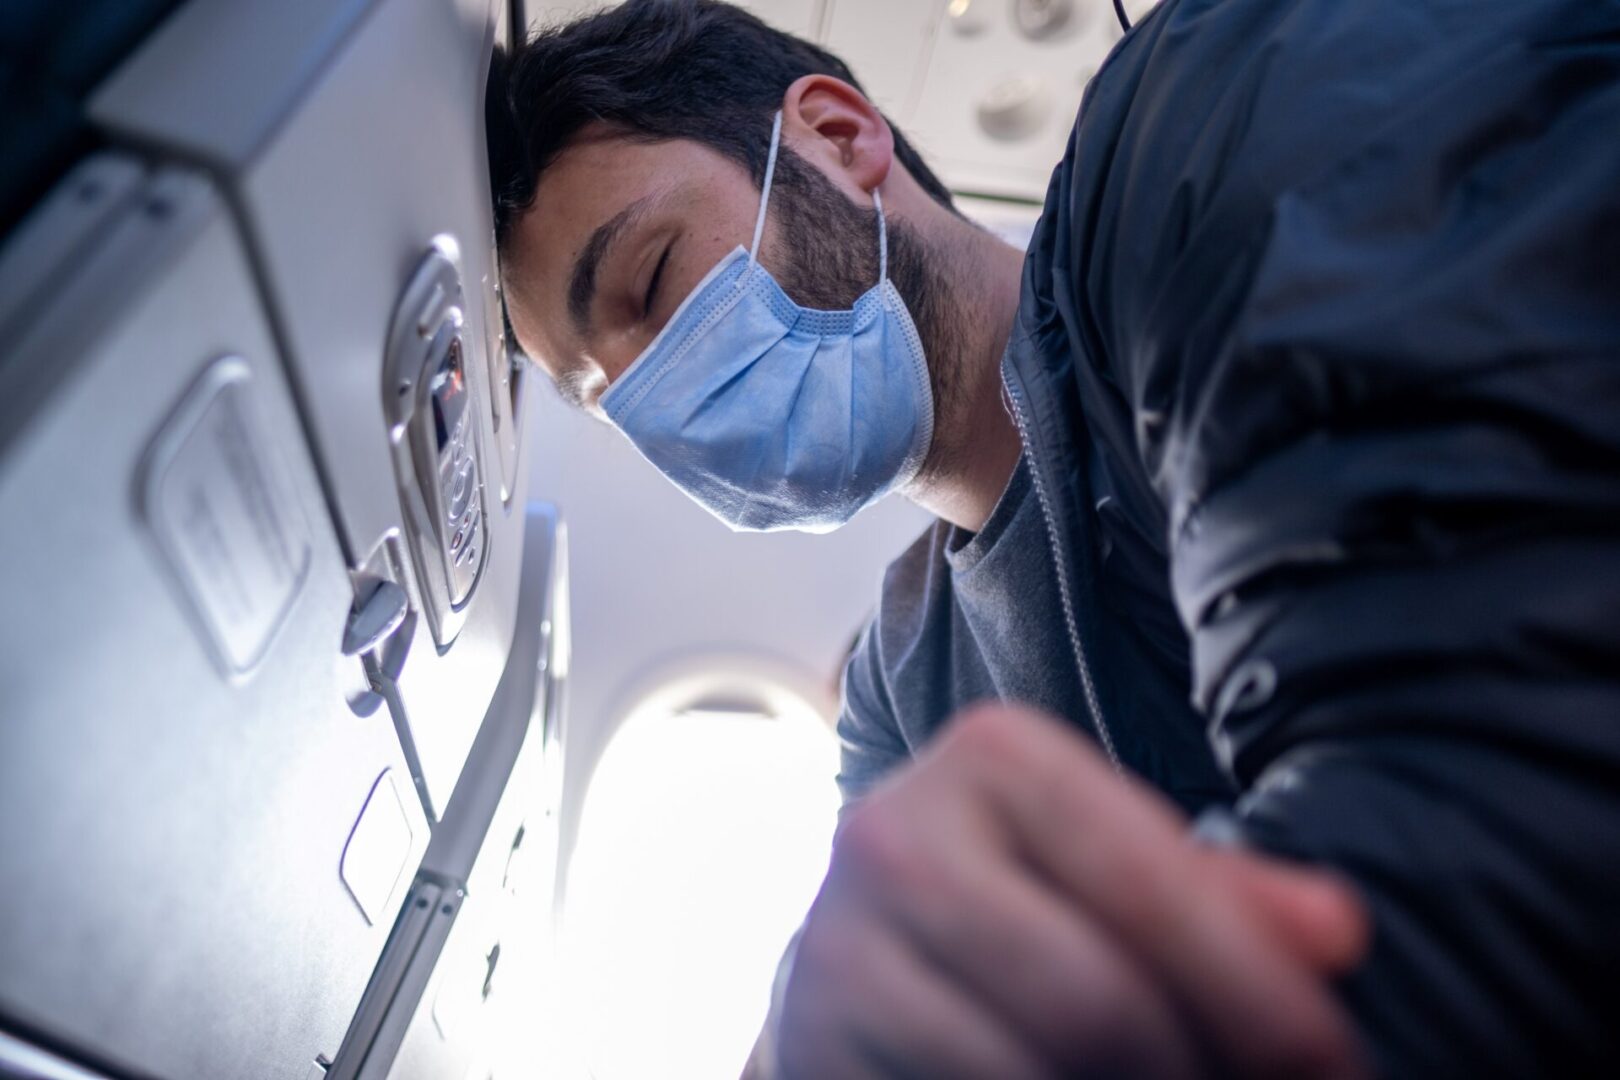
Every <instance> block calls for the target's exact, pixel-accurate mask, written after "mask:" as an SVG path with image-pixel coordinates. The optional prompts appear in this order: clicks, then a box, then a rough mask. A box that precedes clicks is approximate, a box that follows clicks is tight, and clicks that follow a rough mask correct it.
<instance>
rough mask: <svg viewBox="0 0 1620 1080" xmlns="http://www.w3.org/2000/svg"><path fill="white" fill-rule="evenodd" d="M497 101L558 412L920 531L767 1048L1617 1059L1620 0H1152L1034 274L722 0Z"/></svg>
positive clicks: (877, 1056) (1394, 1061)
mask: <svg viewBox="0 0 1620 1080" xmlns="http://www.w3.org/2000/svg"><path fill="white" fill-rule="evenodd" d="M503 77H504V78H506V79H507V86H508V93H507V95H506V97H507V101H505V102H499V101H497V103H496V108H494V110H493V111H492V115H491V121H492V123H491V131H492V140H493V141H494V148H493V151H492V153H493V159H492V160H493V168H494V173H495V182H496V186H497V203H498V206H499V213H500V215H501V222H500V240H501V249H502V253H503V265H504V271H505V277H506V282H507V301H508V307H509V310H510V317H511V322H512V326H513V329H514V331H515V334H516V337H517V339H518V340H519V342H520V343H521V345H522V346H523V348H524V350H525V351H527V352H528V353H529V354H530V355H531V356H533V357H535V359H536V360H538V361H539V362H540V363H541V364H543V365H544V366H545V367H546V368H547V369H548V370H549V371H550V372H551V373H552V375H553V377H554V378H555V379H556V381H557V384H558V386H559V388H560V389H561V390H562V391H563V393H564V394H565V395H566V396H567V397H569V398H571V399H572V400H574V401H575V402H577V403H578V404H580V405H582V406H583V407H585V408H588V409H592V410H594V411H596V412H598V413H599V414H600V415H603V416H605V417H606V418H607V419H609V420H610V421H611V422H613V423H615V424H616V425H617V426H619V427H620V428H621V429H623V430H624V432H625V434H626V435H627V436H628V437H629V438H630V439H631V440H632V441H633V442H634V443H635V444H636V445H637V447H638V448H639V449H640V450H641V451H642V453H643V454H645V455H646V456H647V457H648V458H649V460H651V461H652V462H653V463H654V464H655V465H657V466H658V467H659V468H660V469H661V470H663V471H664V472H665V473H666V474H667V475H669V476H670V478H671V479H672V480H674V481H675V482H676V483H677V484H679V485H681V486H682V487H683V488H684V489H685V490H686V491H687V492H688V493H689V494H691V495H692V496H693V497H694V498H696V499H697V500H698V501H700V502H702V503H703V504H704V505H706V506H707V507H709V509H710V510H712V511H713V512H714V513H715V514H716V515H717V516H719V517H721V518H722V519H723V520H726V521H728V522H730V523H731V524H733V525H736V526H739V527H748V528H778V527H805V528H813V529H826V528H832V527H836V526H837V525H838V524H839V523H841V522H842V521H844V520H847V519H848V517H849V516H851V515H852V514H854V513H855V512H857V511H858V510H859V509H861V508H862V507H863V506H865V505H868V504H869V503H870V502H872V501H873V500H875V499H877V498H879V497H881V496H882V495H884V494H885V493H886V492H888V491H890V490H900V491H902V492H903V493H904V494H905V495H906V496H907V497H909V498H911V499H913V500H914V501H916V502H917V503H919V504H920V505H922V506H924V507H926V508H928V509H930V510H932V511H933V512H934V513H935V514H937V515H938V517H939V518H940V522H941V523H940V524H939V525H938V526H937V527H936V528H935V529H933V530H931V531H930V532H929V533H928V534H927V535H926V536H925V537H924V538H923V540H922V541H920V543H919V545H918V546H917V547H915V548H913V549H912V550H911V551H910V552H908V553H907V554H906V555H905V556H903V557H902V558H901V559H900V560H899V561H898V562H897V563H896V565H895V566H894V567H893V568H892V569H891V571H890V573H889V575H888V577H887V580H886V582H885V586H884V592H883V599H882V604H881V608H880V611H879V614H878V617H877V619H876V622H875V624H874V625H873V627H872V628H871V629H870V630H869V632H868V633H867V635H866V636H865V639H864V640H863V643H862V644H861V646H860V647H859V648H858V649H857V652H856V654H855V656H854V657H853V658H852V661H851V663H850V667H849V670H848V673H847V675H846V681H845V687H846V711H845V715H844V717H843V718H842V720H841V723H840V730H841V733H842V735H843V738H844V740H845V746H846V753H845V764H844V770H843V776H842V782H843V784H844V787H845V790H846V794H847V795H848V796H849V797H850V798H851V799H857V798H858V799H859V800H860V801H859V802H858V803H855V804H854V805H853V808H852V809H851V810H850V811H849V813H848V814H847V815H846V818H845V821H844V824H843V828H842V830H841V833H840V837H839V841H838V843H837V845H836V851H835V855H834V859H833V865H832V867H831V869H830V871H829V874H828V878H827V882H826V884H825V886H824V888H823V890H822V893H821V895H820V897H819V898H818V899H817V901H816V904H815V906H814V908H813V909H812V911H811V913H810V916H809V918H808V920H807V922H806V924H805V928H804V930H803V932H802V935H801V938H800V940H799V942H798V945H797V947H796V950H795V954H794V956H793V957H792V958H791V962H790V963H789V964H788V965H785V967H784V972H783V978H782V980H781V985H780V986H779V988H778V991H779V992H778V994H777V997H776V1001H775V1003H774V1006H773V1019H772V1023H771V1028H770V1034H771V1035H772V1036H773V1038H774V1045H770V1046H767V1047H766V1049H767V1050H768V1051H769V1053H768V1055H766V1056H768V1057H769V1058H770V1059H771V1060H770V1061H769V1062H768V1064H769V1065H771V1066H773V1067H775V1068H777V1069H779V1071H780V1073H781V1074H782V1075H786V1076H788V1077H792V1078H800V1077H804V1078H811V1077H831V1076H838V1077H842V1076H852V1077H872V1076H924V1077H958V1076H960V1077H985V1076H989V1077H998V1078H1001V1077H1047V1076H1065V1075H1074V1074H1076V1073H1079V1074H1084V1075H1092V1074H1100V1075H1120V1076H1135V1075H1153V1076H1157V1075H1164V1076H1194V1075H1212V1074H1213V1075H1220V1074H1227V1073H1231V1074H1237V1075H1272V1076H1306V1075H1356V1074H1357V1073H1358V1072H1360V1071H1361V1070H1363V1069H1364V1068H1367V1067H1372V1068H1376V1069H1377V1070H1378V1071H1380V1072H1384V1073H1388V1074H1395V1075H1425V1076H1429V1075H1466V1076H1477V1075H1530V1074H1555V1075H1581V1074H1591V1073H1598V1072H1600V1071H1603V1070H1604V1068H1605V1066H1607V1065H1612V1061H1613V1058H1614V1056H1615V1055H1616V1052H1617V1046H1616V1042H1617V1040H1620V1008H1617V1006H1616V1005H1615V1004H1614V1002H1615V1001H1620V995H1616V994H1614V993H1613V987H1612V986H1611V985H1609V983H1610V978H1609V976H1611V975H1612V972H1613V971H1614V970H1615V967H1616V964H1617V962H1620V920H1617V919H1616V918H1615V913H1616V912H1620V423H1616V421H1615V417H1616V416H1617V415H1620V412H1617V409H1620V266H1617V259H1616V256H1615V253H1616V252H1617V251H1620V194H1617V193H1620V155H1616V154H1615V153H1614V151H1613V141H1612V139H1611V138H1610V137H1609V135H1608V133H1612V132H1614V131H1617V130H1620V4H1617V3H1615V2H1613V0H1537V2H1527V0H1517V2H1507V0H1425V2H1417V3H1413V2H1410V0H1400V2H1397V0H1376V2H1371V0H1370V2H1367V3H1357V4H1346V3H1342V2H1340V0H1291V2H1278V0H1218V2H1217V0H1166V2H1165V3H1163V4H1161V6H1160V7H1159V8H1158V9H1157V10H1156V11H1155V12H1154V13H1153V14H1152V15H1151V16H1150V17H1149V18H1147V19H1146V20H1144V21H1143V23H1142V24H1141V25H1140V26H1138V27H1136V28H1135V29H1133V30H1132V31H1131V33H1130V34H1128V35H1127V36H1126V38H1125V40H1124V41H1123V42H1122V43H1121V45H1120V46H1119V47H1118V48H1117V49H1116V51H1115V53H1114V54H1113V56H1112V57H1111V58H1110V60H1109V62H1108V64H1107V65H1106V66H1105V67H1104V69H1103V70H1102V71H1100V72H1099V73H1098V75H1097V77H1096V78H1095V79H1094V81H1093V83H1092V86H1091V88H1090V90H1089V91H1088V94H1087V99H1086V102H1085V104H1084V106H1083V108H1082V110H1081V115H1080V118H1079V121H1078V123H1077V124H1076V127H1075V131H1074V135H1073V138H1072V140H1071V143H1070V146H1069V149H1068V152H1067V154H1066V156H1065V158H1064V160H1063V162H1062V163H1061V164H1060V165H1059V166H1058V168H1057V170H1056V172H1055V173H1054V175H1053V180H1052V185H1051V189H1050V194H1049V197H1048V200H1047V204H1046V208H1045V212H1044V214H1043V217H1042V220H1041V223H1040V226H1039V228H1038V229H1037V232H1036V235H1035V238H1034V240H1033V242H1032V245H1031V248H1030V251H1029V253H1028V256H1027V258H1021V257H1020V256H1019V254H1018V253H1016V252H1014V251H1011V250H1009V249H1007V248H1006V247H1004V246H1002V245H1000V244H998V243H997V242H996V241H995V240H993V239H992V238H990V237H989V236H987V235H986V234H984V233H983V232H981V231H979V230H977V229H975V228H974V227H972V226H971V225H969V224H968V223H967V222H965V221H964V220H962V219H961V218H960V217H959V216H958V215H956V214H955V213H954V211H953V210H952V208H951V206H950V199H949V196H948V194H947V193H946V191H945V190H944V188H943V187H942V185H941V184H940V183H939V181H938V180H937V179H936V178H935V177H934V176H933V175H932V174H931V173H930V172H929V171H928V169H927V167H926V166H925V165H924V164H923V162H922V161H921V160H920V158H919V157H918V156H917V154H916V153H915V151H913V150H912V149H911V148H910V147H909V145H908V144H907V143H906V141H905V139H904V137H903V136H902V135H901V134H900V133H899V132H898V131H896V130H895V129H894V128H893V126H892V125H890V124H888V123H887V122H886V120H885V119H884V117H883V116H882V115H881V114H880V113H879V112H878V110H877V109H876V108H874V107H873V106H872V105H871V103H870V102H869V101H867V100H866V98H865V97H864V95H863V94H862V93H861V92H860V89H859V85H858V83H856V81H855V80H854V79H853V77H852V76H851V74H850V73H849V72H848V70H847V69H846V68H845V67H844V66H843V65H842V64H841V63H839V62H838V61H837V60H836V59H835V58H833V57H831V56H829V55H828V54H826V53H825V52H823V51H821V50H819V49H816V48H814V47H812V46H809V45H807V44H805V43H803V42H799V41H796V40H794V39H792V38H790V37H788V36H786V35H782V34H778V33H775V32H772V31H770V30H768V29H766V28H765V27H763V26H762V25H761V24H759V23H758V22H756V21H755V20H753V19H751V18H750V17H748V16H746V15H744V14H742V13H740V12H738V11H736V10H734V9H731V8H728V7H726V6H724V5H721V4H714V3H704V2H687V3H681V2H663V3H659V2H632V3H630V4H627V5H625V6H624V7H621V8H617V9H614V10H611V11H608V12H606V13H604V14H600V15H597V16H595V17H593V18H590V19H587V20H584V21H582V22H579V23H576V24H573V25H571V26H568V27H565V28H562V29H559V30H556V31H552V32H549V33H547V34H544V35H542V36H541V37H540V38H538V39H537V40H535V41H534V42H532V43H530V44H529V45H528V46H527V47H526V48H525V49H523V50H522V51H521V52H520V53H519V54H518V55H517V56H516V57H514V58H513V60H512V62H511V64H510V65H509V69H508V70H507V71H506V72H505V74H504V75H503ZM1020 265H1022V269H1021V270H1020ZM986 698H988V699H999V700H1002V701H1006V702H1019V703H1021V704H1020V705H994V706H984V707H980V708H979V709H977V710H975V711H970V712H968V713H967V714H965V715H960V716H958V715H956V714H957V713H958V711H959V710H960V709H962V708H963V707H964V706H968V705H970V704H971V703H972V702H974V701H977V700H981V699H986ZM1189 703H1190V704H1189ZM1026 706H1034V707H1036V708H1038V709H1040V710H1044V712H1037V711H1034V710H1032V709H1030V708H1027V707H1026ZM1048 714H1050V715H1048ZM953 716H955V718H954V719H952V717H953ZM1053 717H1056V718H1057V719H1053ZM1206 726H1207V732H1206ZM942 728H944V729H945V730H943V731H941V729H942ZM1077 733H1078V734H1077ZM936 734H937V735H938V737H937V738H934V736H935V735H936ZM924 744H927V745H926V746H925V745H924ZM913 755H916V756H917V758H918V760H917V761H916V763H915V764H913V765H909V766H907V767H905V768H896V766H897V765H899V764H900V763H901V762H904V761H906V760H907V759H909V758H911V757H912V756H913ZM880 776H884V777H886V779H884V780H883V781H882V782H881V783H879V782H878V778H879V777H880ZM874 785H875V786H874ZM1155 789H1156V790H1155ZM1233 792H1235V793H1236V794H1237V795H1238V796H1239V797H1238V799H1237V801H1236V803H1235V805H1234V806H1231V807H1227V806H1226V805H1225V803H1226V802H1227V797H1228V795H1230V794H1231V793H1233ZM1184 814H1186V815H1195V820H1196V825H1194V826H1193V829H1192V832H1193V835H1196V836H1198V837H1199V838H1200V839H1201V840H1202V841H1203V842H1201V843H1195V842H1191V841H1190V840H1189V828H1188V826H1189V818H1188V817H1184V816H1183V815H1184ZM1364 920H1366V921H1365V922H1364ZM1369 931H1370V945H1369V944H1368V934H1369Z"/></svg>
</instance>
